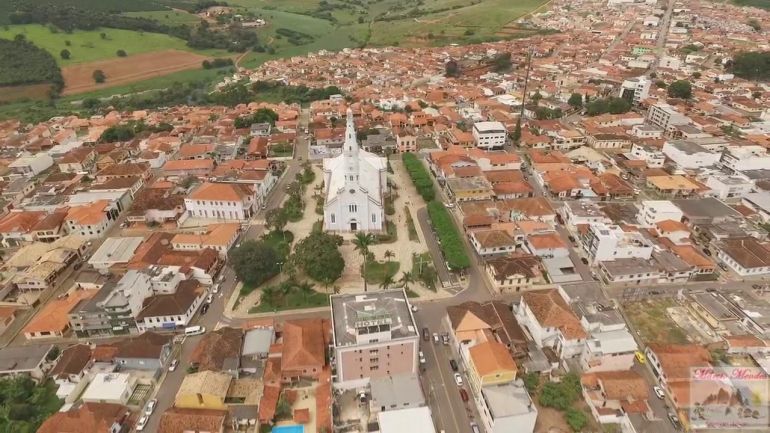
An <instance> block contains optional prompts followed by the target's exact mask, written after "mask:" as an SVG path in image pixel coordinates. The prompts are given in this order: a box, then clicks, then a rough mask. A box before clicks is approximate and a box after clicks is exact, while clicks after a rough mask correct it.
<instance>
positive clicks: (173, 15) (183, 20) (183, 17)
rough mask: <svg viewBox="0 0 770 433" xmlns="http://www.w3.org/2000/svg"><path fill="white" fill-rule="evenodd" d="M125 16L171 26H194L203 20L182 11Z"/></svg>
mask: <svg viewBox="0 0 770 433" xmlns="http://www.w3.org/2000/svg"><path fill="white" fill-rule="evenodd" d="M123 15H126V16H129V17H137V18H149V19H151V20H155V21H158V22H161V23H163V24H167V25H171V26H178V25H182V24H187V25H194V24H197V23H198V22H200V20H201V19H200V17H199V16H197V15H195V14H191V13H189V12H185V11H182V10H174V11H142V12H125V13H123Z"/></svg>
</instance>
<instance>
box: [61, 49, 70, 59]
mask: <svg viewBox="0 0 770 433" xmlns="http://www.w3.org/2000/svg"><path fill="white" fill-rule="evenodd" d="M70 55H71V54H70V50H68V49H66V48H65V49H63V50H61V52H60V53H59V57H61V58H62V59H64V60H69V58H70Z"/></svg>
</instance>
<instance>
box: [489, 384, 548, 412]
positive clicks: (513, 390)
mask: <svg viewBox="0 0 770 433" xmlns="http://www.w3.org/2000/svg"><path fill="white" fill-rule="evenodd" d="M481 393H482V394H483V396H484V399H485V400H486V402H487V405H488V406H489V411H490V412H491V413H492V417H493V418H495V419H498V418H501V417H509V416H518V415H526V414H531V413H534V414H537V408H536V407H535V405H534V404H532V399H530V397H529V394H528V393H527V388H526V387H525V386H524V382H523V381H522V380H521V379H517V380H516V381H513V382H508V383H504V384H500V385H487V386H484V387H482V388H481Z"/></svg>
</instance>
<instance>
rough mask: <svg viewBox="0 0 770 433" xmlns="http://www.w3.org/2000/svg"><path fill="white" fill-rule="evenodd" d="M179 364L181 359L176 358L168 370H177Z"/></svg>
mask: <svg viewBox="0 0 770 433" xmlns="http://www.w3.org/2000/svg"><path fill="white" fill-rule="evenodd" d="M177 365H179V360H178V359H175V360H173V361H171V364H169V365H168V371H174V370H176V366H177Z"/></svg>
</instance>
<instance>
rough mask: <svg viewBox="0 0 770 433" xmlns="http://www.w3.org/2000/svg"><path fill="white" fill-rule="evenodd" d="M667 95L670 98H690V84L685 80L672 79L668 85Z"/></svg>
mask: <svg viewBox="0 0 770 433" xmlns="http://www.w3.org/2000/svg"><path fill="white" fill-rule="evenodd" d="M668 96H670V97H672V98H680V99H690V97H692V85H691V84H690V82H689V81H687V80H678V81H674V82H673V83H671V84H670V85H669V86H668Z"/></svg>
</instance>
